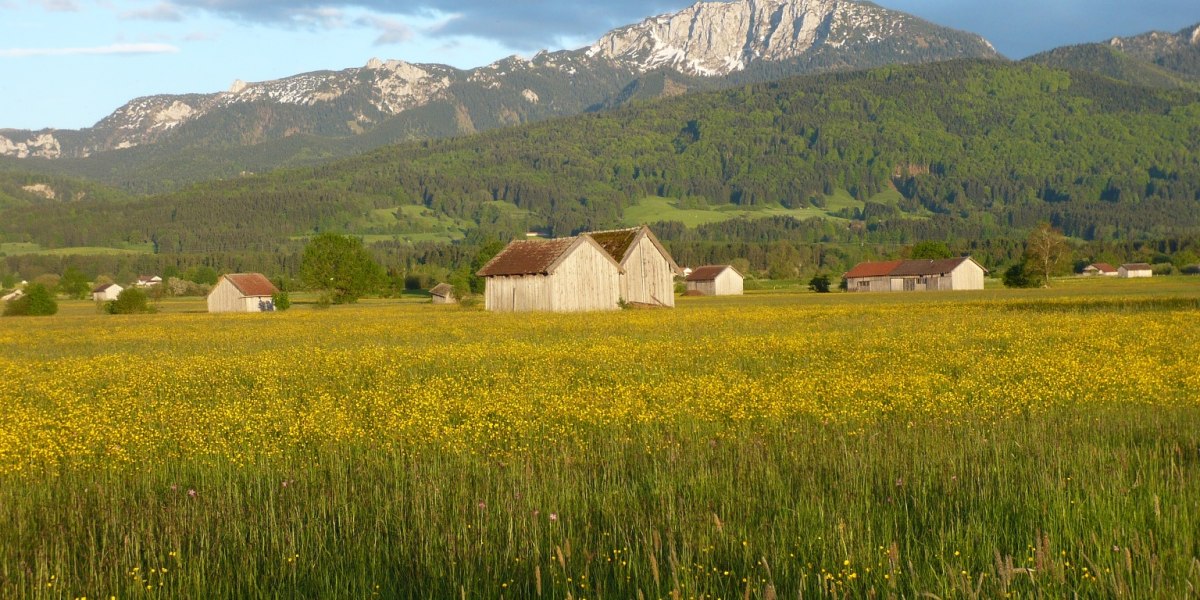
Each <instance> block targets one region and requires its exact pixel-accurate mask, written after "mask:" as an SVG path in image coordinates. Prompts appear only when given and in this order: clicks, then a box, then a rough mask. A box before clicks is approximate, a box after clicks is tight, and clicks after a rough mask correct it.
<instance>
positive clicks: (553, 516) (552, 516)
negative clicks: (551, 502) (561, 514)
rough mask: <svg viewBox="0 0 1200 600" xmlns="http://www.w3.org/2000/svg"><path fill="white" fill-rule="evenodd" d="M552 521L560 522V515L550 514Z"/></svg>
mask: <svg viewBox="0 0 1200 600" xmlns="http://www.w3.org/2000/svg"><path fill="white" fill-rule="evenodd" d="M550 520H551V521H557V520H558V513H550Z"/></svg>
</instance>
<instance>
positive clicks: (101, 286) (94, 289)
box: [92, 283, 124, 294]
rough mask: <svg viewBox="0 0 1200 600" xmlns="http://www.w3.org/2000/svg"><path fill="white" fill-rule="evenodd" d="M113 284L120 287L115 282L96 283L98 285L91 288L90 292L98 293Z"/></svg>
mask: <svg viewBox="0 0 1200 600" xmlns="http://www.w3.org/2000/svg"><path fill="white" fill-rule="evenodd" d="M113 286H116V287H121V286H119V285H117V284H115V283H106V284H103V285H98V286H96V287H94V288H92V293H93V294H99V293H101V292H103V291H104V290H107V289H108V288H110V287H113ZM122 289H124V288H122Z"/></svg>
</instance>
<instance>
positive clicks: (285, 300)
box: [271, 292, 292, 310]
mask: <svg viewBox="0 0 1200 600" xmlns="http://www.w3.org/2000/svg"><path fill="white" fill-rule="evenodd" d="M271 303H272V304H274V305H275V310H287V309H289V308H291V307H292V298H291V297H290V296H288V293H287V292H275V293H274V294H271Z"/></svg>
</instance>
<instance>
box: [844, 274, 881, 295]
mask: <svg viewBox="0 0 1200 600" xmlns="http://www.w3.org/2000/svg"><path fill="white" fill-rule="evenodd" d="M860 283H866V284H867V285H866V286H860V285H859V284H860ZM846 291H848V292H890V291H892V279H891V278H890V277H854V278H852V279H848V280H846Z"/></svg>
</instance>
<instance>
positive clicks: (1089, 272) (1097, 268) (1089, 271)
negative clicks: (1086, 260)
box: [1083, 262, 1117, 277]
mask: <svg viewBox="0 0 1200 600" xmlns="http://www.w3.org/2000/svg"><path fill="white" fill-rule="evenodd" d="M1083 274H1084V275H1085V276H1088V277H1116V276H1117V268H1116V267H1114V266H1112V265H1110V264H1108V263H1102V262H1101V263H1092V264H1090V265H1088V266H1086V267H1084V268H1083Z"/></svg>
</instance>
